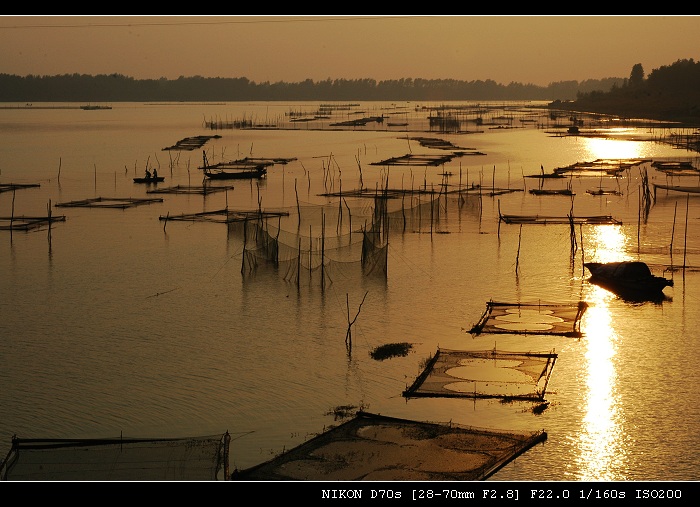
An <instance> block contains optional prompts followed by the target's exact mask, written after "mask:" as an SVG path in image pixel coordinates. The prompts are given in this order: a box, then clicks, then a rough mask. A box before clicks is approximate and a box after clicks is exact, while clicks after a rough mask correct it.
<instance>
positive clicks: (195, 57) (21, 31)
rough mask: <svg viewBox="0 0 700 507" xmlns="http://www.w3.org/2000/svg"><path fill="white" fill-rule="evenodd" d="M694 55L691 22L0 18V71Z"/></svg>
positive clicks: (477, 71)
mask: <svg viewBox="0 0 700 507" xmlns="http://www.w3.org/2000/svg"><path fill="white" fill-rule="evenodd" d="M691 58H692V59H694V60H695V61H698V60H700V17H698V16H623V17H619V16H563V17H562V16H403V15H396V16H359V15H358V16H128V17H126V16H0V73H5V74H16V75H20V76H26V75H41V76H43V75H57V74H73V73H78V74H91V75H97V74H122V75H125V76H129V77H133V78H136V79H159V78H167V79H176V78H178V77H180V76H184V77H192V76H203V77H224V78H236V77H245V78H248V79H249V80H251V81H255V82H258V83H260V82H265V81H269V82H278V81H286V82H299V81H304V80H306V79H311V80H313V81H322V80H325V79H331V80H333V79H375V80H377V81H382V80H387V79H402V78H413V79H416V78H423V79H456V80H464V81H473V80H487V79H490V80H494V81H496V82H498V83H501V84H508V83H510V82H518V83H523V84H530V83H531V84H535V85H540V86H546V85H548V84H549V83H551V82H557V81H569V80H575V81H583V80H586V79H602V78H606V77H629V75H630V71H631V69H632V66H633V65H635V64H637V63H641V64H642V67H643V68H644V71H645V72H646V73H647V74H648V73H649V72H650V71H652V70H653V69H655V68H658V67H661V66H664V65H670V64H672V63H673V62H675V61H676V60H680V59H691Z"/></svg>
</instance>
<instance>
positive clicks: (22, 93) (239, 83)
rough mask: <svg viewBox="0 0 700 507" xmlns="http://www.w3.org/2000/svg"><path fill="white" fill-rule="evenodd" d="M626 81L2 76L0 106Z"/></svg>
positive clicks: (423, 92)
mask: <svg viewBox="0 0 700 507" xmlns="http://www.w3.org/2000/svg"><path fill="white" fill-rule="evenodd" d="M624 82H625V79H623V78H606V79H600V80H594V79H591V80H586V81H582V82H578V81H560V82H556V83H550V84H549V85H548V86H535V85H533V84H521V83H510V84H508V85H502V84H499V83H496V82H495V81H492V80H486V81H458V80H454V79H410V78H409V79H398V80H388V81H376V80H374V79H326V80H325V81H317V82H314V81H312V80H311V79H307V80H305V81H302V82H298V83H286V82H282V81H281V82H276V83H270V82H263V83H256V82H254V81H250V80H248V79H247V78H244V77H241V78H204V77H201V76H194V77H179V78H178V79H174V80H173V79H165V78H161V79H133V78H131V77H127V76H123V75H120V74H110V75H97V76H91V75H85V74H64V75H56V76H35V75H29V76H24V77H23V76H17V75H10V74H0V102H151V101H187V102H192V101H224V102H225V101H231V102H236V101H282V100H289V101H299V100H301V101H304V100H310V101H338V100H340V101H371V100H379V101H409V100H410V101H449V100H484V101H487V100H547V101H549V100H555V99H559V100H572V99H574V98H576V97H577V96H578V95H579V94H581V93H592V92H606V91H609V90H611V89H612V88H613V87H615V86H617V87H620V86H623V84H624Z"/></svg>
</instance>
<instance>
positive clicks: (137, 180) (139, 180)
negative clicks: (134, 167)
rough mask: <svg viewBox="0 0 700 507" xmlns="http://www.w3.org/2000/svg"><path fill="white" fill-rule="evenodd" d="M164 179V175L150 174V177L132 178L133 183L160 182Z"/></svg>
mask: <svg viewBox="0 0 700 507" xmlns="http://www.w3.org/2000/svg"><path fill="white" fill-rule="evenodd" d="M163 181H165V176H151V177H150V178H146V177H145V176H144V177H141V178H134V183H162V182H163Z"/></svg>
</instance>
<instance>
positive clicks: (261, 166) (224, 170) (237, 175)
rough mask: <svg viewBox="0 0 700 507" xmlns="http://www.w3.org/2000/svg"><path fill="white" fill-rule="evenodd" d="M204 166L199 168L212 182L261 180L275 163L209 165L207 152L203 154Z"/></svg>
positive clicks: (246, 162)
mask: <svg viewBox="0 0 700 507" xmlns="http://www.w3.org/2000/svg"><path fill="white" fill-rule="evenodd" d="M202 158H203V164H202V167H199V169H201V170H202V171H204V176H206V177H207V178H209V179H210V180H240V179H260V178H264V177H265V176H266V175H267V167H268V166H269V165H272V164H273V163H274V162H269V161H251V160H234V161H233V162H219V163H218V164H209V162H208V160H207V155H206V152H202Z"/></svg>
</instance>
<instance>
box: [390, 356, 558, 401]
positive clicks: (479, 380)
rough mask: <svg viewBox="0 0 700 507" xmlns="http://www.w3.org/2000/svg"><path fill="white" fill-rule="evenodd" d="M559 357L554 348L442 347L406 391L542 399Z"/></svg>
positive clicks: (413, 394)
mask: <svg viewBox="0 0 700 507" xmlns="http://www.w3.org/2000/svg"><path fill="white" fill-rule="evenodd" d="M556 360H557V354H556V353H554V352H506V351H499V350H496V349H493V350H481V351H464V350H448V349H438V351H437V352H436V353H435V355H434V356H433V358H432V359H431V360H430V361H429V362H428V364H427V366H426V367H425V369H424V370H423V372H422V373H421V374H420V375H419V376H418V377H417V378H416V380H415V382H414V383H413V385H411V387H409V388H408V389H406V390H405V391H404V393H403V395H404V396H405V397H407V398H411V397H420V396H430V397H449V398H456V397H471V398H507V399H520V400H532V401H541V400H543V399H544V396H545V392H546V390H547V384H548V383H549V378H550V376H551V374H552V370H553V369H554V363H555V362H556Z"/></svg>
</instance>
